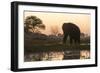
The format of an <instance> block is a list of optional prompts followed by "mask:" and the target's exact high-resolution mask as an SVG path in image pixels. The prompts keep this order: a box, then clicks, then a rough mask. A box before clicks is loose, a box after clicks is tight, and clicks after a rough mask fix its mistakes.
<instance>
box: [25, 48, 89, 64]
mask: <svg viewBox="0 0 100 73" xmlns="http://www.w3.org/2000/svg"><path fill="white" fill-rule="evenodd" d="M72 59H90V51H89V50H81V51H75V50H74V51H70V50H67V51H50V52H34V53H28V54H25V56H24V61H25V62H30V61H54V60H72Z"/></svg>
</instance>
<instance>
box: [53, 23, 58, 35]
mask: <svg viewBox="0 0 100 73" xmlns="http://www.w3.org/2000/svg"><path fill="white" fill-rule="evenodd" d="M51 33H52V34H53V35H56V36H58V34H59V28H58V26H56V25H55V26H52V27H51Z"/></svg>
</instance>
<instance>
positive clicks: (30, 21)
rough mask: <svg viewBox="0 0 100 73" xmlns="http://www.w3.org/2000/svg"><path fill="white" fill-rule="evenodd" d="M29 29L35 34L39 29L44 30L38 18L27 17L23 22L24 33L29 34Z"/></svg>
mask: <svg viewBox="0 0 100 73" xmlns="http://www.w3.org/2000/svg"><path fill="white" fill-rule="evenodd" d="M29 29H31V30H32V31H33V32H37V31H39V29H45V25H44V24H43V22H42V20H41V19H40V18H38V17H36V16H27V17H26V19H25V21H24V31H25V32H29Z"/></svg>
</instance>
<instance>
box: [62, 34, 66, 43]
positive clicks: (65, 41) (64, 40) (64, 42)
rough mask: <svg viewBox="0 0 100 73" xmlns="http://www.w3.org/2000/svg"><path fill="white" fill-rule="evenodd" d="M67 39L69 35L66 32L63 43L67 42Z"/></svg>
mask: <svg viewBox="0 0 100 73" xmlns="http://www.w3.org/2000/svg"><path fill="white" fill-rule="evenodd" d="M66 39H67V35H66V34H65V35H64V37H63V44H65V43H66Z"/></svg>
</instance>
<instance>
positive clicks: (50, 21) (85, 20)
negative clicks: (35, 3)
mask: <svg viewBox="0 0 100 73" xmlns="http://www.w3.org/2000/svg"><path fill="white" fill-rule="evenodd" d="M30 15H33V16H37V17H38V18H40V19H41V20H42V21H43V24H44V25H45V26H46V29H45V30H43V31H42V33H44V34H47V35H49V34H51V28H52V27H55V26H57V28H58V29H59V32H60V33H63V32H62V24H63V23H65V22H66V23H67V22H72V23H74V24H76V25H77V26H79V28H80V30H81V32H84V33H85V34H88V35H90V19H91V18H90V17H91V15H89V14H75V13H73V14H72V13H51V12H32V11H31V12H30V11H25V12H24V17H25V18H26V17H27V16H30Z"/></svg>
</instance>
